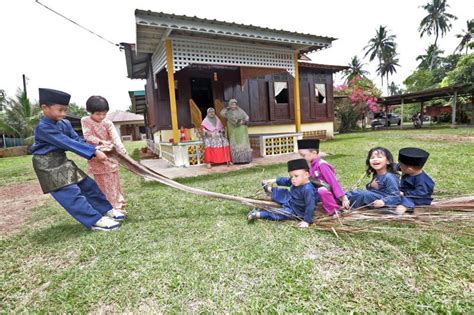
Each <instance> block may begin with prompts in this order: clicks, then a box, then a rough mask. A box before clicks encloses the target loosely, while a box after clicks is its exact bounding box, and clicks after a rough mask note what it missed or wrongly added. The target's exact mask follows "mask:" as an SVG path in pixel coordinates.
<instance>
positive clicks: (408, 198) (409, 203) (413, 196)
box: [400, 171, 435, 209]
mask: <svg viewBox="0 0 474 315" xmlns="http://www.w3.org/2000/svg"><path fill="white" fill-rule="evenodd" d="M434 186H435V183H434V181H433V180H432V179H431V177H429V176H428V175H427V174H426V173H425V172H423V171H422V172H421V173H420V174H418V175H415V176H410V175H407V174H404V175H403V176H402V180H401V181H400V191H401V192H403V197H402V201H401V205H403V206H405V207H406V208H408V209H413V208H415V206H421V205H430V204H431V202H432V201H433V198H432V197H431V195H432V194H433V190H434Z"/></svg>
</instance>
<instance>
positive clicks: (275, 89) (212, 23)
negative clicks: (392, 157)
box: [121, 10, 346, 166]
mask: <svg viewBox="0 0 474 315" xmlns="http://www.w3.org/2000/svg"><path fill="white" fill-rule="evenodd" d="M135 17H136V30H137V31H136V32H137V43H136V44H128V43H122V44H121V45H122V47H123V48H124V51H125V56H126V63H127V71H128V77H129V78H132V79H146V85H145V95H144V96H141V97H140V96H138V95H135V94H133V93H131V94H130V97H131V99H132V104H136V105H137V106H136V107H135V109H136V112H137V113H140V114H143V115H144V116H145V125H146V128H147V134H148V135H149V137H148V138H149V139H148V142H149V146H152V147H153V148H154V150H156V151H159V153H160V155H162V156H163V157H165V158H167V159H168V160H169V161H170V162H171V163H172V164H174V165H176V166H187V165H193V164H199V163H200V162H201V160H202V156H201V154H200V152H202V147H201V146H200V141H192V142H190V141H186V142H180V138H181V137H180V133H179V131H180V129H181V128H182V127H184V128H187V129H192V128H194V127H197V126H199V125H200V123H201V120H202V119H203V118H204V117H205V114H206V110H207V108H209V107H214V108H215V109H216V112H217V113H219V112H220V110H221V109H222V108H223V106H226V105H227V102H228V101H229V100H230V99H233V98H235V99H237V101H238V105H239V106H240V107H241V108H242V109H243V110H244V111H245V112H246V113H247V114H248V115H249V117H250V121H249V134H250V137H251V144H252V147H253V148H254V152H255V153H256V155H261V156H265V155H274V154H283V153H289V152H294V150H295V148H296V139H298V138H301V137H303V136H306V137H319V138H325V137H332V136H333V120H334V99H333V73H335V72H337V71H340V70H343V69H346V67H343V66H331V65H322V64H316V63H312V62H310V60H309V58H307V57H306V55H305V54H307V53H309V52H314V51H317V50H320V49H326V48H329V47H330V46H331V42H332V41H333V40H335V39H334V38H331V37H325V36H317V35H310V34H302V33H295V32H290V31H283V30H275V29H268V28H263V27H257V26H252V25H242V24H236V23H228V22H222V21H216V20H207V19H201V18H197V17H188V16H178V15H173V14H165V13H155V12H150V11H141V10H136V11H135ZM152 135H153V137H152ZM170 140H171V141H170ZM186 152H188V154H187V155H188V156H187V157H186ZM189 152H191V153H192V154H191V153H189ZM178 156H185V157H184V159H180V158H178Z"/></svg>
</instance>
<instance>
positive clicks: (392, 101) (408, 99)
mask: <svg viewBox="0 0 474 315" xmlns="http://www.w3.org/2000/svg"><path fill="white" fill-rule="evenodd" d="M455 92H456V94H457V96H463V95H472V94H473V92H474V87H473V85H472V84H468V83H467V84H457V85H452V86H447V87H443V88H437V89H429V90H423V91H419V92H413V93H405V94H400V95H392V96H387V97H382V98H380V99H379V100H378V102H377V103H379V104H381V105H400V104H402V103H403V104H409V103H419V102H426V101H431V100H434V99H438V98H446V97H450V96H453V95H454V93H455Z"/></svg>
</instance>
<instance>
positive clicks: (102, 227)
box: [91, 216, 120, 231]
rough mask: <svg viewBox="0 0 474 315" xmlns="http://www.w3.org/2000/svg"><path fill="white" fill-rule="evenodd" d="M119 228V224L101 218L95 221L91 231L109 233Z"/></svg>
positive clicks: (106, 218) (107, 218)
mask: <svg viewBox="0 0 474 315" xmlns="http://www.w3.org/2000/svg"><path fill="white" fill-rule="evenodd" d="M119 227H120V223H119V222H117V221H114V220H112V219H111V218H109V217H105V216H104V217H102V218H101V219H100V220H99V221H97V222H96V223H95V224H94V225H93V226H92V227H91V229H92V230H99V231H110V230H113V229H118V228H119Z"/></svg>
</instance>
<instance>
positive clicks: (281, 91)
mask: <svg viewBox="0 0 474 315" xmlns="http://www.w3.org/2000/svg"><path fill="white" fill-rule="evenodd" d="M273 88H274V91H275V93H274V96H275V103H277V104H288V103H289V100H288V82H277V81H275V82H273Z"/></svg>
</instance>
